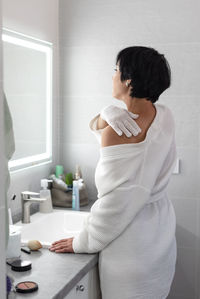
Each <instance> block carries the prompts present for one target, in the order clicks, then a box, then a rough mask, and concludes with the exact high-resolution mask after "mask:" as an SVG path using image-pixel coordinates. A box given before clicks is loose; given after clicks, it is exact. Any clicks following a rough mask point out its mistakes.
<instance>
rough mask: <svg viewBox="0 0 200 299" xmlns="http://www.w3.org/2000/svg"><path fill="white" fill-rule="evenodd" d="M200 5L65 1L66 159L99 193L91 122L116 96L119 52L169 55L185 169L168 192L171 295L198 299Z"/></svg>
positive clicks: (175, 0) (164, 99)
mask: <svg viewBox="0 0 200 299" xmlns="http://www.w3.org/2000/svg"><path fill="white" fill-rule="evenodd" d="M199 9H200V2H199V1H198V0H191V1H187V0H169V1H159V0H150V1H145V0H134V1H132V0H124V1H121V0H103V1H97V0H85V1H82V0H77V1H73V0H68V1H65V0H60V18H59V21H60V45H61V51H60V57H61V64H60V69H61V71H60V75H61V89H60V90H61V108H62V109H61V128H62V135H61V143H62V146H61V161H63V164H64V166H65V167H66V169H67V170H73V169H74V167H75V164H76V163H77V162H78V163H79V164H80V166H81V168H82V172H83V174H84V176H85V180H86V183H87V185H88V186H89V194H90V197H91V198H92V199H95V198H96V189H95V187H94V177H93V176H94V172H95V166H96V162H97V160H98V144H97V143H96V141H95V139H94V137H93V135H92V134H91V133H90V131H89V129H88V123H89V121H90V119H91V118H92V117H93V116H94V115H95V114H97V113H98V112H99V110H100V109H101V108H102V107H103V106H105V105H108V104H111V103H112V104H113V103H116V104H117V105H121V104H120V102H117V101H116V100H115V99H112V94H111V90H112V74H113V68H114V64H115V57H116V55H117V53H118V51H119V50H120V49H122V48H124V47H127V46H132V45H144V46H152V47H154V48H156V49H157V50H158V51H160V52H161V53H163V54H165V56H166V58H167V59H168V61H169V63H170V66H171V69H172V86H171V88H170V89H169V90H167V91H166V92H164V93H163V95H162V96H161V98H160V103H163V104H165V105H167V106H168V107H169V108H171V110H172V111H173V113H174V117H175V123H176V141H177V151H178V156H179V158H180V159H181V161H180V171H181V172H180V174H179V175H173V176H172V179H171V181H170V184H169V189H168V194H169V197H170V198H171V200H172V203H173V205H174V207H175V212H176V216H177V231H176V235H177V245H178V259H177V269H176V274H175V278H174V282H173V285H172V289H171V292H170V295H169V297H168V298H169V299H199V298H200V289H199V287H198V285H199V277H200V276H199V274H200V262H199V261H200V256H199V252H200V241H199V240H200V212H199V211H200V203H199V200H200V187H199V185H200V184H199V180H200V159H199V147H200V129H199V124H200V116H199V111H200V99H199V78H200V76H199V70H200V35H199V27H200V19H199V15H198V12H199Z"/></svg>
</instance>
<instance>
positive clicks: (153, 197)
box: [147, 189, 167, 204]
mask: <svg viewBox="0 0 200 299" xmlns="http://www.w3.org/2000/svg"><path fill="white" fill-rule="evenodd" d="M165 197H167V191H166V189H164V190H161V191H158V192H156V193H154V194H151V195H150V198H149V200H148V202H147V204H149V203H152V202H156V201H158V200H160V199H163V198H165Z"/></svg>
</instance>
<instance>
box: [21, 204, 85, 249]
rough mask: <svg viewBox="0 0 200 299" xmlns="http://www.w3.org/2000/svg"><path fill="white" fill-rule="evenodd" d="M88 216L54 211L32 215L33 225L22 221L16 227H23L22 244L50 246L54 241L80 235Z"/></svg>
mask: <svg viewBox="0 0 200 299" xmlns="http://www.w3.org/2000/svg"><path fill="white" fill-rule="evenodd" d="M88 215H89V213H88V212H82V211H71V210H69V211H66V210H65V211H63V210H59V209H54V210H53V213H49V214H44V213H40V212H38V213H36V214H34V215H31V223H27V224H24V223H22V222H21V221H20V222H18V223H16V225H17V226H20V227H21V241H22V243H25V244H26V243H27V242H28V241H29V240H38V241H40V243H41V244H42V245H47V246H49V245H50V244H52V242H54V241H57V240H60V239H63V238H70V237H73V236H76V235H78V233H79V232H80V230H81V228H82V227H83V223H84V220H85V219H86V217H87V216H88Z"/></svg>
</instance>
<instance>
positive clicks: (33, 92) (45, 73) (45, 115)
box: [2, 29, 52, 171]
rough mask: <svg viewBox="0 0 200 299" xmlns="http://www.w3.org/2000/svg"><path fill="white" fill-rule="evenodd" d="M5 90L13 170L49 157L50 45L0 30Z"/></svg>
mask: <svg viewBox="0 0 200 299" xmlns="http://www.w3.org/2000/svg"><path fill="white" fill-rule="evenodd" d="M2 39H3V71H4V92H5V94H6V97H7V101H8V105H9V108H10V111H11V114H12V119H13V127H14V135H15V147H16V150H15V153H14V155H13V157H12V160H11V161H10V162H9V163H10V164H9V166H10V170H11V171H12V170H16V169H20V168H24V167H27V166H32V165H34V164H38V163H44V162H46V161H49V160H51V156H52V137H51V135H52V116H51V115H52V44H50V43H49V42H48V43H47V42H45V41H41V40H38V39H34V38H32V37H29V36H25V35H23V34H20V33H17V32H14V31H10V30H8V29H4V30H3V36H2Z"/></svg>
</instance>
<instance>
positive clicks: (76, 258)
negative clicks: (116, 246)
mask: <svg viewBox="0 0 200 299" xmlns="http://www.w3.org/2000/svg"><path fill="white" fill-rule="evenodd" d="M93 203H94V201H89V204H88V205H87V206H83V207H81V208H80V210H81V211H90V208H91V206H92V205H93ZM56 209H62V210H65V209H67V210H71V208H57V207H56ZM21 259H23V260H30V261H31V262H32V269H31V270H29V271H25V272H15V271H13V270H11V267H10V266H9V265H7V274H8V275H10V276H12V277H13V279H14V285H16V284H17V283H19V282H22V281H25V280H31V281H34V282H36V283H37V284H38V286H39V288H38V291H36V292H34V293H30V294H20V293H16V295H15V297H10V296H9V298H16V299H18V298H26V297H28V298H36V299H47V298H48V299H62V298H63V297H64V296H66V295H67V294H68V293H69V292H70V290H71V289H72V288H73V287H74V286H75V285H76V284H77V283H78V282H79V281H80V280H81V279H82V278H83V276H84V275H85V274H87V273H88V272H89V270H90V269H92V268H93V267H94V266H95V265H96V264H97V263H98V254H74V253H55V252H51V251H49V250H48V249H43V248H42V249H40V250H39V251H35V252H34V251H32V252H31V254H26V253H24V252H22V253H21Z"/></svg>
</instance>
